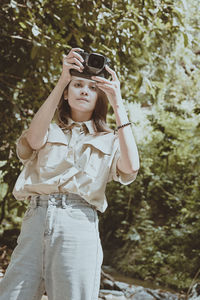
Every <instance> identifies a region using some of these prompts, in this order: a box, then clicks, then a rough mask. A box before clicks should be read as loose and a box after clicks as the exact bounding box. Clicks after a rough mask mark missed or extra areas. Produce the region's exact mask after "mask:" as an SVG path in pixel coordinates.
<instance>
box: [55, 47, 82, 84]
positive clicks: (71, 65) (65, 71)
mask: <svg viewBox="0 0 200 300" xmlns="http://www.w3.org/2000/svg"><path fill="white" fill-rule="evenodd" d="M76 51H84V50H83V49H81V48H72V49H71V50H70V52H69V53H68V55H63V64H62V74H61V78H62V79H63V80H65V81H66V84H68V83H69V82H70V81H71V74H70V69H75V70H77V71H79V72H82V71H83V69H84V66H83V64H82V63H83V62H84V59H83V58H82V56H81V55H80V54H78V53H77V52H76Z"/></svg>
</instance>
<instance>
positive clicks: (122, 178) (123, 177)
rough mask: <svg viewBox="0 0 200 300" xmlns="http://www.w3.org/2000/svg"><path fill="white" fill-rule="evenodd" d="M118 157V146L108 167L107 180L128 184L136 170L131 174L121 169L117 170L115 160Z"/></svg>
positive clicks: (134, 175) (134, 177)
mask: <svg viewBox="0 0 200 300" xmlns="http://www.w3.org/2000/svg"><path fill="white" fill-rule="evenodd" d="M119 158H120V150H119V148H118V149H117V150H116V152H115V155H114V157H113V161H112V165H111V169H110V176H109V181H111V180H114V181H117V182H120V183H121V184H124V185H128V184H130V183H132V182H133V181H134V180H135V179H136V177H137V172H134V173H132V174H126V173H124V172H122V171H121V170H119V169H118V167H117V161H118V159H119Z"/></svg>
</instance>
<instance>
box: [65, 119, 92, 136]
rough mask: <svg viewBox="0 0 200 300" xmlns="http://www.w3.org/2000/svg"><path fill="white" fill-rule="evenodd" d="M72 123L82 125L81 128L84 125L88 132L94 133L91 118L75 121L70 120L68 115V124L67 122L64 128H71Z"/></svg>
mask: <svg viewBox="0 0 200 300" xmlns="http://www.w3.org/2000/svg"><path fill="white" fill-rule="evenodd" d="M72 125H73V126H82V127H83V128H84V127H85V128H86V129H87V130H88V132H89V133H90V134H94V133H95V129H94V121H93V120H89V121H83V122H75V121H74V120H72V119H71V118H69V117H68V124H67V127H66V129H70V128H72V127H73V126H72Z"/></svg>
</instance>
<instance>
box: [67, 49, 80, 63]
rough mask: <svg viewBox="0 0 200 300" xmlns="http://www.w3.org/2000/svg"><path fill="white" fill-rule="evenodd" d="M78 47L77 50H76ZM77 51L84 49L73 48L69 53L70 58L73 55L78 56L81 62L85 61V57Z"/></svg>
mask: <svg viewBox="0 0 200 300" xmlns="http://www.w3.org/2000/svg"><path fill="white" fill-rule="evenodd" d="M76 49H77V50H76ZM76 51H81V52H83V50H82V49H81V48H73V49H72V50H71V51H70V52H69V54H68V55H67V57H68V58H71V57H76V58H78V59H79V60H80V61H81V62H84V59H83V58H82V56H81V55H80V54H79V53H77V52H76Z"/></svg>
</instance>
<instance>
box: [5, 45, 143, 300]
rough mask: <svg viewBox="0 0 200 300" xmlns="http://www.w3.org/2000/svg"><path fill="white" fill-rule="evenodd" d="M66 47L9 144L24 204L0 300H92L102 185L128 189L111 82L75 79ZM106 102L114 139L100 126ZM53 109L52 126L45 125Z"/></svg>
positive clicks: (99, 254) (135, 161)
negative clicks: (56, 72) (50, 81)
mask: <svg viewBox="0 0 200 300" xmlns="http://www.w3.org/2000/svg"><path fill="white" fill-rule="evenodd" d="M77 50H78V51H81V49H79V48H74V49H72V50H71V51H70V52H69V54H68V55H67V56H65V57H64V58H63V69H62V74H61V76H60V78H59V80H58V83H57V84H56V86H55V88H54V90H53V91H52V92H51V94H50V95H49V97H48V98H47V100H46V101H45V102H44V103H43V104H42V106H41V107H40V109H39V110H38V112H37V113H36V114H35V116H34V118H33V120H32V122H31V124H30V127H29V128H28V130H26V131H25V132H23V133H22V135H21V137H20V138H19V140H18V143H17V154H18V156H19V158H20V159H21V161H22V162H23V164H24V168H23V170H22V172H21V174H20V175H19V177H18V179H17V182H16V184H15V188H14V191H13V194H14V196H15V197H16V199H18V200H25V199H28V200H29V201H30V202H29V206H28V209H27V211H26V213H25V215H24V218H23V222H22V227H21V233H20V235H19V237H18V240H17V243H18V245H17V247H16V248H15V249H14V251H13V254H12V257H11V262H10V264H9V266H8V268H7V270H6V273H5V276H4V278H3V280H2V281H1V283H0V300H8V299H9V300H39V299H41V297H42V295H43V293H44V291H45V290H46V292H47V295H48V299H49V300H97V299H98V293H99V287H100V273H101V265H102V261H103V251H102V247H101V241H100V237H99V229H98V213H97V211H100V212H102V213H103V212H104V211H105V209H106V207H107V200H106V198H105V188H106V184H107V182H109V181H111V180H116V181H119V182H121V183H122V184H129V183H131V182H132V181H134V179H135V178H136V175H137V171H138V169H139V158H138V151H137V146H136V143H135V140H134V137H133V134H132V131H131V128H130V126H129V125H130V123H129V120H128V117H127V114H126V111H125V108H124V105H123V101H122V98H121V93H120V83H119V80H118V78H117V76H116V73H115V72H114V71H113V70H112V69H110V68H109V67H108V66H106V70H107V71H108V72H109V73H110V74H111V75H112V80H111V81H110V80H107V79H105V78H102V77H98V76H94V77H92V78H91V79H86V78H83V77H76V76H71V75H70V69H75V70H77V71H79V72H80V74H81V73H82V70H83V64H82V63H83V59H82V56H81V55H80V54H78V53H77V52H76V51H77ZM107 99H108V101H109V102H110V104H111V105H112V107H113V110H114V113H115V117H116V123H117V126H118V134H114V133H113V131H112V130H110V129H109V128H108V126H107V125H106V113H107ZM56 110H57V121H56V122H52V120H53V117H54V115H55V112H56Z"/></svg>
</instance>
